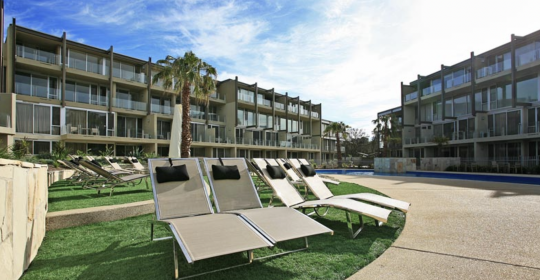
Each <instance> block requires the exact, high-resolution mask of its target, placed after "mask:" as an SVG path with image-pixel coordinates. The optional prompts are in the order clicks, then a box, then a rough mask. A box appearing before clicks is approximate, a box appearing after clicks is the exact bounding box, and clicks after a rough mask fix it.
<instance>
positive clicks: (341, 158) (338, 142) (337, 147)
mask: <svg viewBox="0 0 540 280" xmlns="http://www.w3.org/2000/svg"><path fill="white" fill-rule="evenodd" d="M336 149H337V160H338V167H342V166H341V163H342V160H343V157H342V156H341V142H340V141H339V133H337V132H336Z"/></svg>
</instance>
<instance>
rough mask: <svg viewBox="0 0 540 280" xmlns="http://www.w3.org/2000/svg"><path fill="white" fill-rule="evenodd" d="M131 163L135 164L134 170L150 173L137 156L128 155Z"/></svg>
mask: <svg viewBox="0 0 540 280" xmlns="http://www.w3.org/2000/svg"><path fill="white" fill-rule="evenodd" d="M126 158H127V160H128V161H129V163H131V165H132V166H133V168H132V170H135V171H137V172H139V173H148V169H147V168H146V167H144V166H143V165H142V164H141V162H140V161H139V160H138V159H137V158H136V157H126Z"/></svg>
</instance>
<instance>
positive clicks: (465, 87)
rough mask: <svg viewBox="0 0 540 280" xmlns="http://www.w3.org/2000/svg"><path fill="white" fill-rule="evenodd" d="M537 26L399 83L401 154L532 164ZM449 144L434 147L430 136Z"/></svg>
mask: <svg viewBox="0 0 540 280" xmlns="http://www.w3.org/2000/svg"><path fill="white" fill-rule="evenodd" d="M539 74H540V31H536V32H534V33H531V34H529V35H527V36H514V35H512V36H511V40H510V42H508V43H506V44H504V45H501V46H498V47H496V48H494V49H492V50H489V51H487V52H485V53H482V54H478V55H477V54H475V53H474V52H471V54H470V57H467V58H465V60H463V61H461V62H459V63H457V64H454V65H451V66H447V65H441V69H439V70H438V71H436V72H434V73H432V74H430V75H426V76H421V75H418V79H417V80H415V81H412V82H411V83H409V84H408V85H407V84H404V83H402V84H401V103H402V104H401V108H402V115H403V124H404V127H403V132H402V135H403V137H402V140H403V156H404V157H416V158H423V157H460V158H461V161H462V162H477V163H479V164H490V163H491V162H493V161H496V162H506V163H516V162H517V163H521V164H526V165H537V164H538V155H539V154H540V151H539V149H540V147H539V143H540V134H539V132H540V126H539V121H540V109H539V108H540V102H539V94H540V93H539V88H540V85H539ZM436 136H444V137H446V138H447V139H448V143H443V145H442V148H441V146H439V145H438V144H437V143H435V142H436V141H434V137H436Z"/></svg>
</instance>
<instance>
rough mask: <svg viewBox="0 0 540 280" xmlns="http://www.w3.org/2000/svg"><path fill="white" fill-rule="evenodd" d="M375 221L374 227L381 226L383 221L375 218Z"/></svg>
mask: <svg viewBox="0 0 540 280" xmlns="http://www.w3.org/2000/svg"><path fill="white" fill-rule="evenodd" d="M374 221H375V226H376V227H382V225H383V224H384V223H383V222H381V221H377V220H374Z"/></svg>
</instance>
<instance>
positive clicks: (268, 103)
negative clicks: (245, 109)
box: [257, 98, 272, 107]
mask: <svg viewBox="0 0 540 280" xmlns="http://www.w3.org/2000/svg"><path fill="white" fill-rule="evenodd" d="M257 104H259V105H263V106H268V107H272V101H271V100H267V99H261V98H259V99H257Z"/></svg>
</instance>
